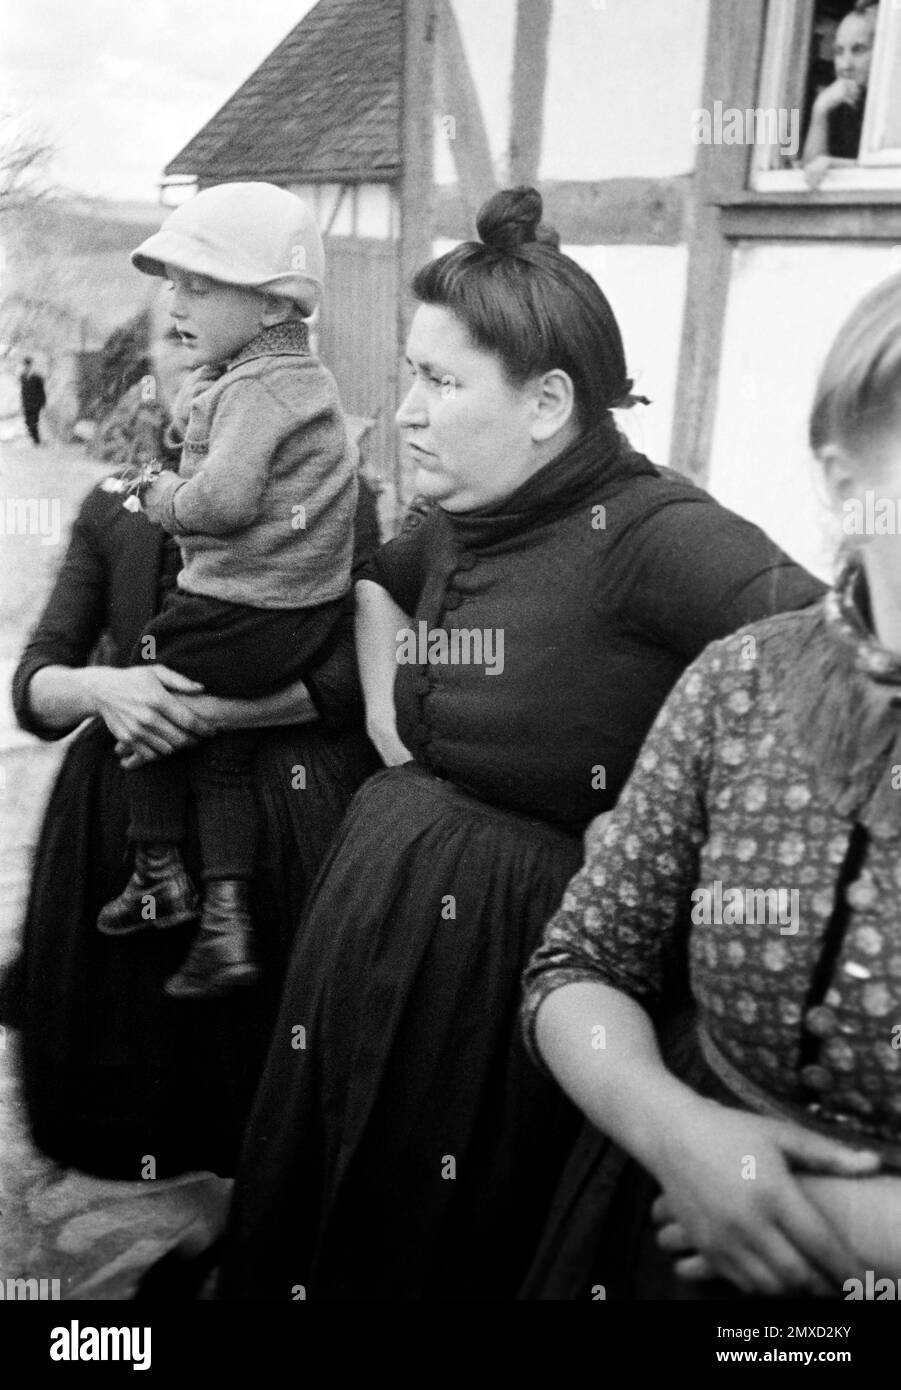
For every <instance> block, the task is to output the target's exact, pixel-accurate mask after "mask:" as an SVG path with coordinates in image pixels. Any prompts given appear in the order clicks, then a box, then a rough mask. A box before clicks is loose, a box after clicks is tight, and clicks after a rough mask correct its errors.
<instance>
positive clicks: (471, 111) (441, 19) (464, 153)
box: [435, 0, 495, 225]
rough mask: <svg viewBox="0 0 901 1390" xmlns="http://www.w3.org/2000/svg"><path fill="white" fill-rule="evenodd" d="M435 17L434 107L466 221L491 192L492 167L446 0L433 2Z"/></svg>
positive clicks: (475, 95)
mask: <svg viewBox="0 0 901 1390" xmlns="http://www.w3.org/2000/svg"><path fill="white" fill-rule="evenodd" d="M435 3H436V15H437V20H438V49H437V54H436V80H435V99H436V105H435V111H436V114H437V116H438V122H439V127H440V129H441V130H442V131H443V133H444V136H445V138H446V139H447V141H448V143H449V145H450V149H451V153H452V154H453V157H454V164H455V165H456V169H457V178H458V179H459V181H460V195H461V197H462V199H463V203H464V206H465V208H466V215H467V220H468V222H469V223H470V225H472V224H474V223H475V216H476V213H477V212H478V210H479V208H480V207H481V205H482V203H484V201H485V199H486V198H488V197H490V196H491V194H492V193H493V192H494V190H495V178H494V165H493V164H492V161H491V150H490V148H489V145H488V135H487V133H486V130H485V121H484V118H483V116H482V107H481V104H480V102H479V94H478V92H477V91H476V85H475V83H474V81H473V79H472V73H471V72H470V70H469V63H468V62H467V60H466V51H465V49H464V47H463V39H462V37H461V35H460V30H459V27H458V25H457V17H456V15H455V14H454V11H453V7H452V6H451V4H450V0H435Z"/></svg>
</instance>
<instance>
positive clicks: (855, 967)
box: [842, 960, 873, 980]
mask: <svg viewBox="0 0 901 1390" xmlns="http://www.w3.org/2000/svg"><path fill="white" fill-rule="evenodd" d="M842 970H844V972H845V974H846V975H850V976H851V979H852V980H869V979H871V978H872V974H873V972H872V970H868V969H867V967H866V966H865V965H861V964H860V962H859V961H856V960H846V961H845V963H844V965H843V966H842Z"/></svg>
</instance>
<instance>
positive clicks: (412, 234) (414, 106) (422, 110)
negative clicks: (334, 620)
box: [388, 0, 437, 521]
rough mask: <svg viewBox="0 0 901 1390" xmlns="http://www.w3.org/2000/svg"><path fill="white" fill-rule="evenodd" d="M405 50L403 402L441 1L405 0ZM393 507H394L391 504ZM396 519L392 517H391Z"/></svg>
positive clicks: (425, 200) (430, 211)
mask: <svg viewBox="0 0 901 1390" xmlns="http://www.w3.org/2000/svg"><path fill="white" fill-rule="evenodd" d="M403 4H404V52H403V77H402V85H401V114H400V120H401V132H400V133H401V153H402V165H403V172H402V175H401V180H400V240H399V244H398V275H399V281H400V283H399V287H398V289H399V292H398V296H397V359H396V360H397V369H396V371H395V376H394V395H395V398H396V401H397V404H398V405H399V404H400V400H401V396H402V394H403V390H402V383H405V382H406V371H405V370H404V357H405V348H406V341H407V333H408V332H409V328H410V320H411V319H412V317H413V309H414V305H413V302H412V299H411V297H410V293H409V286H410V281H411V280H412V278H413V276H414V275H415V274H416V271H417V270H419V268H420V266H422V265H424V264H425V262H426V261H428V260H431V257H432V236H433V222H434V205H435V189H434V182H435V180H434V168H433V165H434V160H433V139H434V129H433V124H432V121H433V112H434V107H435V38H436V28H437V20H436V0H403ZM392 471H393V482H394V493H395V498H394V508H395V511H397V510H399V509H400V508H402V505H403V502H404V500H405V497H406V488H405V484H404V477H403V467H402V464H401V461H400V458H399V456H396V457H395V461H394V468H393V470H392ZM388 510H389V511H390V510H391V508H390V507H389V508H388ZM388 520H389V521H390V517H389V518H388Z"/></svg>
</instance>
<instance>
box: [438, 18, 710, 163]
mask: <svg viewBox="0 0 901 1390" xmlns="http://www.w3.org/2000/svg"><path fill="white" fill-rule="evenodd" d="M453 7H454V13H455V14H456V17H457V23H458V25H459V28H460V31H461V34H462V40H463V47H464V49H465V51H466V56H467V59H468V61H469V66H470V70H471V72H472V75H473V80H474V82H475V85H476V89H477V91H478V94H479V100H480V102H481V105H482V111H483V115H484V119H485V124H486V128H487V134H488V143H489V146H490V149H491V153H492V157H493V160H494V164H495V173H496V175H497V177H498V179H499V180H501V181H503V180H504V179H505V178H506V176H507V147H508V144H509V137H510V130H509V126H510V116H509V101H510V77H511V71H512V66H513V42H514V32H515V18H516V14H515V11H516V5H515V0H453ZM707 13H708V0H554V8H553V17H552V20H551V31H550V40H549V44H550V47H549V53H550V59H549V66H548V82H547V90H546V94H545V108H544V141H543V151H542V159H541V163H540V166H539V177H540V178H542V179H609V178H627V177H645V178H666V177H669V176H670V175H674V174H683V173H687V172H689V171H690V170H691V169H692V168H693V167H694V156H695V147H694V146H693V144H692V142H691V116H692V112H693V111H694V109H695V108H696V107H697V106H698V105H699V103H700V99H701V84H702V80H703V65H704V50H705V42H706V34H707ZM447 114H449V115H452V114H453V113H447ZM435 159H436V177H437V180H438V182H439V183H450V182H453V181H454V178H455V173H454V165H453V160H452V157H451V149H450V146H449V143H448V141H447V139H446V138H444V136H443V135H442V133H441V128H440V122H438V123H436V148H435Z"/></svg>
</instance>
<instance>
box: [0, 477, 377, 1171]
mask: <svg viewBox="0 0 901 1390" xmlns="http://www.w3.org/2000/svg"><path fill="white" fill-rule="evenodd" d="M367 500H371V499H364V503H363V505H362V507H361V512H360V514H359V517H362V521H363V524H362V526H360V521H359V517H358V528H359V532H360V534H359V536H358V547H359V549H360V552H361V553H362V552H363V551H364V550H365V551H366V552H367V553H368V551H369V550H371V549H372V545H373V543H374V541H375V536H376V535H377V530H376V521H375V515H374V509H373V508H372V507H371V506H367V505H366V501H367ZM177 566H178V552H177V550H176V549H175V547H174V546H173V545H172V544H171V543H166V542H165V539H164V535H163V532H162V531H161V530H160V529H159V528H158V527H154V526H151V525H150V524H149V523H148V522H147V521H146V519H145V518H144V517H143V516H142V515H140V514H137V515H135V514H133V513H131V512H128V511H126V510H124V509H123V507H122V505H121V499H120V498H119V497H117V496H113V495H110V494H109V493H106V492H104V491H103V490H102V489H101V488H100V487H98V488H95V489H94V490H93V491H92V492H91V493H89V495H88V496H87V498H86V500H85V502H84V503H83V505H82V508H81V511H80V514H79V516H78V518H77V520H76V522H75V525H74V528H73V533H72V538H71V542H70V545H69V548H68V551H67V553H66V556H65V559H64V561H63V564H62V568H61V570H60V574H59V576H58V578H57V581H56V585H55V587H54V589H53V592H52V594H51V596H50V599H49V600H48V603H47V605H46V607H45V609H44V612H43V614H42V616H41V618H40V620H39V622H38V624H37V627H36V629H35V631H34V632H33V633H32V635H31V638H30V640H29V642H28V644H27V646H26V649H25V652H24V654H23V656H22V659H21V661H20V663H19V666H18V668H17V670H16V673H15V676H14V682H13V699H14V705H15V709H16V713H17V716H18V719H19V722H20V723H21V724H22V726H23V727H24V728H25V729H27V730H29V731H30V732H32V733H34V734H36V735H38V736H39V737H41V738H57V737H60V736H61V735H60V734H59V733H58V732H55V731H53V730H50V729H47V728H45V727H44V726H43V725H41V724H40V723H39V721H38V720H37V719H36V718H35V717H34V715H33V714H32V712H31V710H30V707H29V703H28V687H29V683H30V681H31V679H32V677H33V676H34V674H35V672H36V671H38V670H40V669H41V668H42V667H44V666H48V665H63V666H72V667H80V666H83V665H84V664H85V663H86V662H87V661H88V660H89V658H90V657H91V655H92V653H94V652H95V648H96V647H97V644H98V640H99V639H102V647H103V655H104V659H105V660H107V661H108V662H109V663H110V664H113V665H126V664H127V662H128V657H129V654H130V652H131V650H132V648H133V646H134V643H135V641H136V640H137V637H138V635H139V634H140V633H141V631H142V630H143V627H144V625H145V624H146V622H147V621H148V619H149V618H150V617H151V616H152V614H153V613H154V612H155V611H156V610H157V608H158V606H159V603H160V602H161V601H162V597H163V596H164V593H165V590H166V588H167V587H168V586H169V585H171V584H172V583H174V579H175V573H176V571H177ZM309 685H310V690H311V694H312V696H313V699H314V701H315V703H316V704H317V706H318V708H319V710H320V713H321V714H322V716H323V718H322V719H321V720H320V721H319V722H317V723H316V724H310V725H304V726H298V727H295V728H284V729H277V730H276V729H272V730H268V731H267V732H266V736H265V738H264V739H263V742H262V747H261V750H260V753H259V756H258V759H257V764H256V768H255V773H254V782H255V788H256V792H257V796H258V800H259V803H260V816H261V826H260V830H261V833H260V849H259V863H258V869H257V875H256V880H255V892H256V895H257V908H256V913H255V917H256V921H257V927H258V939H259V942H260V947H261V951H262V953H263V957H264V966H265V981H264V984H263V985H262V986H261V987H260V989H259V990H257V991H254V992H252V993H251V994H248V995H247V996H246V997H235V998H232V999H228V1000H223V1001H213V1002H210V1003H203V1004H200V1005H197V1004H196V1003H193V1004H187V1005H186V1004H184V1003H178V1002H174V1001H172V1000H169V999H167V998H166V996H165V995H164V994H163V992H162V986H163V982H164V981H165V979H166V978H167V976H168V975H169V974H171V972H172V971H173V970H174V969H175V968H176V966H177V965H178V963H179V961H180V960H181V958H182V956H183V955H184V953H185V950H186V949H187V946H188V944H189V941H190V932H189V931H181V930H179V931H172V932H165V933H164V932H159V933H155V932H148V933H146V934H143V935H141V936H138V937H133V938H129V940H128V941H127V942H124V943H123V942H117V941H114V940H112V939H110V938H108V937H104V936H101V935H100V934H99V933H98V932H97V930H96V919H97V913H98V911H99V910H100V907H101V906H102V905H103V903H105V902H107V901H109V899H110V898H111V897H113V896H115V895H116V894H117V893H118V892H120V891H121V889H122V887H123V886H124V883H125V880H126V878H127V876H128V873H129V868H130V866H129V863H128V858H127V837H126V825H127V805H126V801H125V797H124V787H123V780H124V778H123V774H122V772H121V769H120V767H119V764H118V761H117V760H116V758H115V756H114V752H113V742H114V741H113V739H112V737H111V735H110V734H109V733H108V731H107V729H106V726H105V725H104V724H103V723H102V721H101V720H99V719H94V720H91V721H90V722H89V723H88V724H87V725H86V726H85V727H84V728H83V729H82V730H81V731H80V732H79V733H78V734H77V735H76V737H75V739H74V740H73V742H72V745H71V747H70V748H69V750H68V752H67V754H66V758H65V760H64V762H63V765H62V768H61V770H60V773H59V775H58V778H57V781H56V784H55V787H54V789H53V792H52V794H51V798H50V802H49V805H48V808H47V812H46V815H45V818H44V823H43V828H42V831H41V835H40V840H39V844H38V847H37V854H36V859H35V865H34V872H33V878H32V886H31V892H30V897H29V903H28V909H27V915H26V918H25V922H24V927H23V944H22V950H21V954H20V956H19V958H18V959H17V960H16V961H15V962H14V964H13V966H12V968H11V969H10V970H9V971H8V972H7V975H6V978H5V980H4V982H3V988H2V991H0V995H2V998H0V1006H2V1016H3V1018H4V1020H5V1021H6V1022H9V1023H12V1024H14V1025H19V1026H20V1027H21V1028H22V1030H23V1066H24V1092H25V1099H26V1104H27V1108H28V1114H29V1118H30V1122H31V1126H32V1130H33V1133H34V1137H35V1140H36V1142H37V1143H38V1145H39V1146H40V1147H41V1148H43V1149H44V1150H45V1151H46V1152H48V1153H49V1154H50V1155H51V1156H52V1157H54V1158H56V1159H58V1160H59V1161H60V1162H65V1163H70V1164H74V1165H75V1166H77V1167H80V1168H83V1169H86V1170H88V1171H91V1172H96V1173H102V1174H109V1175H112V1176H120V1177H135V1178H136V1177H139V1176H140V1175H141V1172H142V1167H143V1163H144V1158H145V1156H147V1155H151V1156H153V1157H154V1158H155V1159H156V1165H157V1169H156V1171H157V1174H158V1175H159V1176H162V1175H163V1174H164V1173H167V1172H170V1173H171V1172H177V1171H180V1170H183V1169H187V1168H211V1169H214V1170H217V1171H219V1172H228V1171H230V1170H231V1168H232V1167H233V1165H234V1159H235V1154H236V1147H237V1143H238V1140H239V1137H240V1132H241V1128H242V1126H243V1123H244V1120H245V1119H246V1114H247V1109H248V1106H249V1104H250V1100H251V1098H252V1094H253V1088H254V1086H255V1084H256V1081H257V1078H258V1076H259V1070H260V1065H261V1061H262V1058H263V1056H264V1053H265V1046H266V1041H267V1037H268V1030H269V1028H270V1027H271V1024H272V1018H273V1014H274V1010H275V1005H276V1001H277V998H278V991H279V988H280V985H281V979H282V975H283V971H284V964H285V958H286V954H287V950H288V944H289V939H290V934H291V933H292V932H293V930H294V928H295V926H296V923H297V920H298V917H299V913H300V908H301V905H302V903H303V900H304V896H305V894H306V891H307V889H308V888H309V885H310V884H311V882H312V880H313V878H314V876H315V874H316V871H317V869H318V867H319V863H320V861H321V859H322V858H323V856H324V854H325V851H326V847H327V845H328V843H329V840H330V838H331V836H332V835H333V833H334V831H335V829H336V828H337V826H338V825H339V823H340V820H341V817H342V815H343V813H344V810H345V809H346V807H347V804H348V802H349V800H350V797H351V795H352V794H353V792H354V791H355V789H356V788H357V787H358V786H359V784H360V782H361V781H362V780H363V779H364V777H365V776H366V775H367V774H368V773H369V772H371V771H372V768H373V766H375V765H377V760H376V759H375V757H374V754H373V753H372V750H371V749H370V748H369V745H368V742H367V741H366V739H365V737H364V735H363V734H362V732H361V709H362V704H361V697H360V692H359V685H358V680H357V675H356V669H355V659H354V654H353V634H352V614H351V612H348V613H347V615H346V618H345V620H344V622H343V624H342V625H341V628H340V631H339V632H338V633H336V636H335V640H334V642H333V643H332V644H331V645H330V647H329V648H328V650H327V651H326V652H325V653H324V654H323V658H322V661H321V663H320V665H319V666H318V668H317V670H316V672H315V673H314V675H313V676H312V678H311V680H310V682H309ZM299 767H302V768H303V769H304V777H303V778H299V777H298V775H297V769H298V768H299ZM302 782H303V783H305V785H304V786H301V783H302ZM189 850H191V851H192V852H195V853H196V846H190V847H189Z"/></svg>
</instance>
